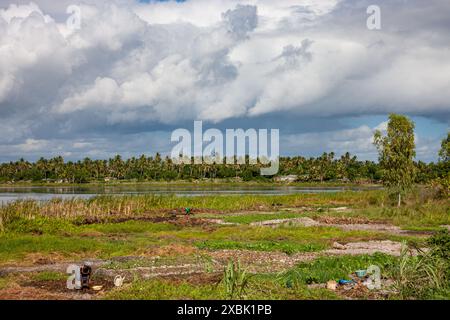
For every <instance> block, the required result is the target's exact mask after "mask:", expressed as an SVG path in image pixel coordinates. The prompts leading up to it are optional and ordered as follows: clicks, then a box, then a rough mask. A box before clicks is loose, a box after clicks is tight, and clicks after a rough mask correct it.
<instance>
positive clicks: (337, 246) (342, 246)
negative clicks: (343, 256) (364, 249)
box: [333, 242, 346, 250]
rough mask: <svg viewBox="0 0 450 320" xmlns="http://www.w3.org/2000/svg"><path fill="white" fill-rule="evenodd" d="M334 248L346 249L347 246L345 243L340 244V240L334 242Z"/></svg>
mask: <svg viewBox="0 0 450 320" xmlns="http://www.w3.org/2000/svg"><path fill="white" fill-rule="evenodd" d="M333 249H338V250H345V249H346V247H345V246H344V245H343V244H340V243H339V242H334V243H333Z"/></svg>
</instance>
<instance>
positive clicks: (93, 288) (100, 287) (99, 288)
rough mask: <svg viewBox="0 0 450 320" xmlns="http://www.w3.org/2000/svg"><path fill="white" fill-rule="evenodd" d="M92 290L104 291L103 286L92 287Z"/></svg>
mask: <svg viewBox="0 0 450 320" xmlns="http://www.w3.org/2000/svg"><path fill="white" fill-rule="evenodd" d="M91 289H92V290H94V291H100V290H102V289H103V286H92V288H91Z"/></svg>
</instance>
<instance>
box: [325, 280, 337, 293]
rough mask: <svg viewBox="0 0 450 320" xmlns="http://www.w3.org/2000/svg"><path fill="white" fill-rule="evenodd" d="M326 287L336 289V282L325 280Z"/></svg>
mask: <svg viewBox="0 0 450 320" xmlns="http://www.w3.org/2000/svg"><path fill="white" fill-rule="evenodd" d="M327 289H328V290H333V291H335V290H336V289H337V282H336V281H334V280H330V281H328V282H327Z"/></svg>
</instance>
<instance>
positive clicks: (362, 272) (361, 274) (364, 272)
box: [355, 270, 367, 278]
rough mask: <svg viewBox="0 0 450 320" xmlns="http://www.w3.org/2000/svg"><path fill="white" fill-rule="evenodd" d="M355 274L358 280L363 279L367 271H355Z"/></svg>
mask: <svg viewBox="0 0 450 320" xmlns="http://www.w3.org/2000/svg"><path fill="white" fill-rule="evenodd" d="M355 274H356V276H357V277H358V278H364V277H365V276H366V274H367V270H356V271H355Z"/></svg>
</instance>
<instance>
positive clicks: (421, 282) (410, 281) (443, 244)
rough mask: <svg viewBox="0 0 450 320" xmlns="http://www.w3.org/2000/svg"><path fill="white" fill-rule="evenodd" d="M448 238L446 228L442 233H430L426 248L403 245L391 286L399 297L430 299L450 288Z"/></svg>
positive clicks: (449, 290) (445, 293)
mask: <svg viewBox="0 0 450 320" xmlns="http://www.w3.org/2000/svg"><path fill="white" fill-rule="evenodd" d="M449 239H450V236H449V235H448V231H447V232H446V235H445V234H444V232H443V233H440V234H438V235H435V236H434V237H432V238H431V239H430V240H429V241H428V244H429V247H428V248H426V250H421V249H419V248H410V247H408V246H406V244H404V245H403V247H402V251H401V255H400V259H399V263H398V266H397V267H396V268H394V270H393V277H394V281H395V283H394V287H395V289H396V290H397V291H398V294H399V296H400V298H402V299H430V298H431V299H434V298H437V297H440V296H441V295H444V296H445V295H447V294H448V292H450V281H449V280H450V277H449V276H450V273H449V267H450V263H449V260H448V244H449V243H450V242H449V241H450V240H449ZM415 252H417V254H415ZM446 255H447V258H446Z"/></svg>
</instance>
